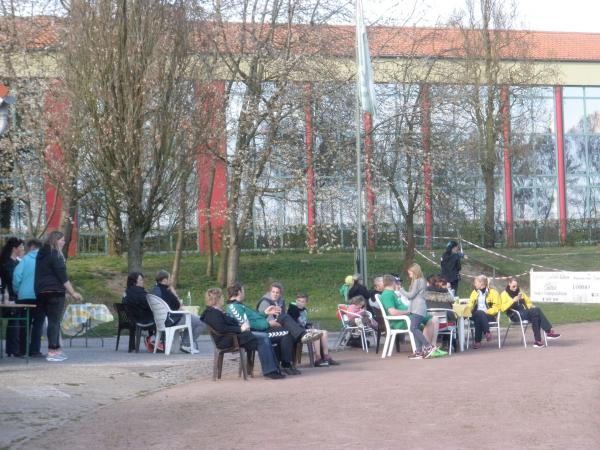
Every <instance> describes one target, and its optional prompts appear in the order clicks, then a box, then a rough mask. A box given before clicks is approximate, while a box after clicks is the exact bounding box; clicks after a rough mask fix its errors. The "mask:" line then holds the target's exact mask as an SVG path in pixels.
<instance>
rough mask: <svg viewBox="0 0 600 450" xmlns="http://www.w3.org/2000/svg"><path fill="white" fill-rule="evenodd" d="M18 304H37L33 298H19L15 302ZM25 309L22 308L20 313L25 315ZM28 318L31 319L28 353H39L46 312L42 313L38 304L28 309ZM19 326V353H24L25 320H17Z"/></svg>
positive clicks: (25, 338) (25, 340)
mask: <svg viewBox="0 0 600 450" xmlns="http://www.w3.org/2000/svg"><path fill="white" fill-rule="evenodd" d="M17 303H18V304H20V305H23V304H27V305H37V304H38V303H37V301H36V300H35V299H34V300H19V301H18V302H17ZM26 314H27V313H26V311H25V310H22V312H21V315H22V316H23V317H26ZM29 319H30V320H31V331H30V333H31V334H30V335H29V338H30V342H31V343H30V346H29V354H30V355H35V354H37V353H40V348H41V345H42V331H43V329H44V321H45V320H46V314H45V313H44V310H43V308H40V307H39V306H38V307H37V308H31V309H30V310H29ZM19 323H20V324H21V326H20V327H19V351H20V352H21V354H23V355H24V354H25V353H26V351H27V328H26V326H25V322H19Z"/></svg>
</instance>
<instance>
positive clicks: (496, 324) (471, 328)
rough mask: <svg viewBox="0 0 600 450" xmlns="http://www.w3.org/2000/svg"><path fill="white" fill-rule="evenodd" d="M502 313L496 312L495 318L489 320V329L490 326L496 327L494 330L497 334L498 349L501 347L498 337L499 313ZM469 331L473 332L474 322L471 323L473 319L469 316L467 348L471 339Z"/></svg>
mask: <svg viewBox="0 0 600 450" xmlns="http://www.w3.org/2000/svg"><path fill="white" fill-rule="evenodd" d="M501 314H502V313H501V312H498V314H497V315H496V320H495V321H493V322H489V324H490V330H491V329H492V328H495V329H496V332H497V334H498V350H499V349H501V348H502V340H501V338H500V333H501V331H500V315H501ZM471 333H473V334H475V324H474V323H473V319H472V318H469V325H468V326H467V349H468V348H469V342H470V340H471Z"/></svg>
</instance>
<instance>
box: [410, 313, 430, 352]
mask: <svg viewBox="0 0 600 450" xmlns="http://www.w3.org/2000/svg"><path fill="white" fill-rule="evenodd" d="M422 321H423V316H419V315H418V314H411V315H410V331H411V333H412V334H413V336H414V337H415V345H416V347H417V351H418V352H420V351H421V350H423V349H424V348H426V347H429V346H430V345H431V344H430V343H429V341H428V340H427V338H426V337H425V335H424V334H423V332H422V331H421V322H422Z"/></svg>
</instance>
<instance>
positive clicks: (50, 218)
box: [44, 80, 79, 256]
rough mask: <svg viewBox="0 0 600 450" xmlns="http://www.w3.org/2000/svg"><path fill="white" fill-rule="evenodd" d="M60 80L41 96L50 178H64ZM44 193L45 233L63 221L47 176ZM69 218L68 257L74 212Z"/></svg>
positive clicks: (64, 107)
mask: <svg viewBox="0 0 600 450" xmlns="http://www.w3.org/2000/svg"><path fill="white" fill-rule="evenodd" d="M60 91H61V89H60V82H59V81H56V80H55V81H54V82H53V83H51V85H50V89H49V90H48V92H46V94H45V96H44V115H45V117H46V122H47V129H46V140H47V141H46V149H45V151H44V157H45V160H46V166H47V167H48V170H49V171H51V172H52V175H53V179H54V181H58V180H62V179H65V178H66V177H63V176H61V173H63V171H64V168H65V167H64V163H63V150H62V148H61V147H60V143H59V142H60V134H61V133H62V132H63V130H64V128H65V126H66V124H67V123H68V121H69V109H70V108H69V103H68V102H67V101H66V100H65V99H64V98H61V94H60ZM44 188H45V192H46V211H45V213H46V225H47V227H46V229H47V231H48V232H50V231H54V230H60V229H61V228H62V223H63V218H62V214H63V199H62V197H61V196H60V189H59V188H58V187H57V186H55V184H53V182H52V181H51V180H50V178H49V177H48V176H46V179H45V180H44ZM68 220H70V221H71V224H72V227H71V242H70V243H69V250H68V252H67V254H68V255H69V256H75V255H77V243H78V242H77V241H78V235H79V233H78V228H79V223H78V221H77V213H76V212H75V214H73V217H69V218H68Z"/></svg>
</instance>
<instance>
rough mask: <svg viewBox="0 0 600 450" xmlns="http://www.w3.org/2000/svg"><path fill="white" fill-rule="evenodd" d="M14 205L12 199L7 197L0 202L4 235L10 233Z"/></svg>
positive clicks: (0, 224) (1, 225)
mask: <svg viewBox="0 0 600 450" xmlns="http://www.w3.org/2000/svg"><path fill="white" fill-rule="evenodd" d="M13 204H14V203H13V199H12V198H11V197H5V198H4V200H2V201H1V202H0V229H1V230H2V232H4V233H10V226H11V219H12V211H13Z"/></svg>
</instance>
